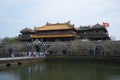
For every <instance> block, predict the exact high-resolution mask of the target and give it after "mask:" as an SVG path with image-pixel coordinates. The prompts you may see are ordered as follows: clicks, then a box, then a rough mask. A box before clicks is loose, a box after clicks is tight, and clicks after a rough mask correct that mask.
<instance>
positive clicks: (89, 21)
mask: <svg viewBox="0 0 120 80" xmlns="http://www.w3.org/2000/svg"><path fill="white" fill-rule="evenodd" d="M69 20H70V21H71V23H72V24H75V26H76V27H78V26H80V25H94V24H96V23H97V22H98V23H100V24H102V22H104V21H105V22H108V23H109V24H110V27H109V28H107V29H108V32H109V34H110V36H111V35H112V36H115V37H116V39H119V40H120V33H119V30H120V27H119V25H120V0H0V28H1V29H0V38H4V37H6V36H8V37H15V36H18V35H19V31H20V30H21V29H23V28H25V27H29V28H32V29H33V28H34V27H35V26H43V25H45V24H46V22H49V23H57V22H61V23H63V22H67V21H69Z"/></svg>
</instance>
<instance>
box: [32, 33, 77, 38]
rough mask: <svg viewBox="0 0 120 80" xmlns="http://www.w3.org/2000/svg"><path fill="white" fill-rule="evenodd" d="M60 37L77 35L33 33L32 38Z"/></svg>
mask: <svg viewBox="0 0 120 80" xmlns="http://www.w3.org/2000/svg"><path fill="white" fill-rule="evenodd" d="M58 37H75V35H74V34H54V35H32V36H31V38H58Z"/></svg>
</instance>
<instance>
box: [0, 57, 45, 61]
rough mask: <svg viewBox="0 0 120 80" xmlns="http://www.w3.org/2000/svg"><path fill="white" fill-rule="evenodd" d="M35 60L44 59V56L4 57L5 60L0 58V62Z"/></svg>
mask: <svg viewBox="0 0 120 80" xmlns="http://www.w3.org/2000/svg"><path fill="white" fill-rule="evenodd" d="M35 58H45V56H42V57H29V56H27V57H6V58H0V61H6V60H22V59H35Z"/></svg>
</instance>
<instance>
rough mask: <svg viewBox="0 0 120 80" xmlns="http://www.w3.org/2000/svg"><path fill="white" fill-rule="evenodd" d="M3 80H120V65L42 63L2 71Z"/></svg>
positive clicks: (0, 74)
mask: <svg viewBox="0 0 120 80" xmlns="http://www.w3.org/2000/svg"><path fill="white" fill-rule="evenodd" d="M0 79H1V80H120V65H110V64H91V63H79V62H40V63H35V64H34V63H32V64H27V65H19V66H16V67H12V66H10V67H6V68H5V69H0Z"/></svg>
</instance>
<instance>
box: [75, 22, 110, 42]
mask: <svg viewBox="0 0 120 80" xmlns="http://www.w3.org/2000/svg"><path fill="white" fill-rule="evenodd" d="M77 35H78V36H79V38H80V39H89V40H109V39H110V37H109V35H108V31H107V29H106V27H104V26H103V25H100V24H98V23H97V24H96V25H93V26H80V27H79V28H78V30H77Z"/></svg>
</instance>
